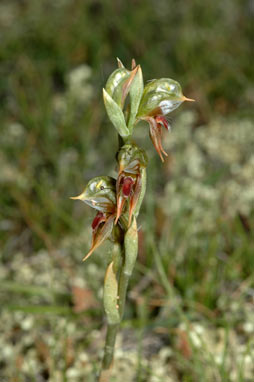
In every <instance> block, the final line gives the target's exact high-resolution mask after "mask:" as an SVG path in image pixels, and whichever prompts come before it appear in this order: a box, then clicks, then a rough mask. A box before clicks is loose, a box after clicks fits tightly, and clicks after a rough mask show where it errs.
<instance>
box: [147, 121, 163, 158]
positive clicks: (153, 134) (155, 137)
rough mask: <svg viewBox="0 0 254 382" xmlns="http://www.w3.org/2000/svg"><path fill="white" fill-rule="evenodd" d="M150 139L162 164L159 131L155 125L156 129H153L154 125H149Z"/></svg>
mask: <svg viewBox="0 0 254 382" xmlns="http://www.w3.org/2000/svg"><path fill="white" fill-rule="evenodd" d="M150 138H151V140H152V142H153V145H154V147H155V150H156V151H157V153H158V154H159V156H160V158H161V160H162V162H164V158H163V155H162V153H161V151H162V150H161V148H162V146H161V135H160V130H159V129H158V127H157V124H156V127H154V125H152V124H150Z"/></svg>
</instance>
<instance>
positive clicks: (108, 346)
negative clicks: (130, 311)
mask: <svg viewBox="0 0 254 382" xmlns="http://www.w3.org/2000/svg"><path fill="white" fill-rule="evenodd" d="M118 328H119V324H113V325H110V324H108V327H107V335H106V340H105V347H104V356H103V360H102V365H101V372H100V376H99V382H108V381H109V378H110V375H111V369H112V363H113V358H114V349H115V342H116V335H117V332H118Z"/></svg>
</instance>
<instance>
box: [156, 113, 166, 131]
mask: <svg viewBox="0 0 254 382" xmlns="http://www.w3.org/2000/svg"><path fill="white" fill-rule="evenodd" d="M155 120H156V122H157V123H160V124H161V125H162V126H164V127H165V129H167V130H169V123H168V121H167V119H166V118H165V117H162V116H157V117H155Z"/></svg>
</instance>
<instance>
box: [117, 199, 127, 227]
mask: <svg viewBox="0 0 254 382" xmlns="http://www.w3.org/2000/svg"><path fill="white" fill-rule="evenodd" d="M125 201H126V198H124V197H123V196H122V195H119V196H117V209H116V218H115V224H117V221H118V219H119V218H120V216H121V215H122V211H123V207H124V204H125Z"/></svg>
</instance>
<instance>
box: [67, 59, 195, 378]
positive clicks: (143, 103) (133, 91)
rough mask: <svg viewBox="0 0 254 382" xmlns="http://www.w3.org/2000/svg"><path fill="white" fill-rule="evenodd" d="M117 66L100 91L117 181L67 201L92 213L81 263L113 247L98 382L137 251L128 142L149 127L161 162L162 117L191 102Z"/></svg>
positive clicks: (132, 148) (94, 184)
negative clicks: (114, 137) (143, 125)
mask: <svg viewBox="0 0 254 382" xmlns="http://www.w3.org/2000/svg"><path fill="white" fill-rule="evenodd" d="M117 61H118V68H117V69H116V70H115V71H114V72H113V73H112V74H111V75H110V76H109V78H108V81H107V83H106V86H105V89H103V98H104V104H105V107H106V111H107V114H108V117H109V119H110V120H111V122H112V124H113V126H114V127H115V129H116V130H117V132H118V136H119V151H118V153H117V156H116V158H117V162H118V174H117V178H116V179H114V178H112V177H109V176H99V177H96V178H93V179H92V180H90V181H89V182H88V184H87V186H86V187H85V189H84V191H83V192H82V193H81V194H80V195H79V196H76V197H72V199H79V200H82V201H83V202H85V203H86V204H88V205H89V206H90V207H92V208H94V209H95V210H97V214H96V215H95V217H94V219H93V222H92V243H91V248H90V250H89V251H88V253H87V254H86V255H85V257H84V258H83V261H85V260H86V259H87V258H88V257H90V256H91V255H92V253H93V252H94V251H95V250H96V249H97V248H98V247H99V246H100V245H101V244H102V243H103V242H104V241H105V240H107V239H109V240H111V242H112V256H111V261H110V263H109V265H108V267H107V270H106V275H105V280H104V295H103V303H104V310H105V314H106V318H107V323H108V329H107V335H106V343H105V350H104V357H103V360H102V367H101V371H100V375H99V377H98V381H99V382H108V381H109V380H110V374H111V370H112V364H113V356H114V346H115V340H116V335H117V331H118V329H119V326H120V323H121V320H122V317H123V313H124V305H125V300H126V292H127V288H128V282H129V278H130V277H131V275H132V272H133V268H134V265H135V262H136V258H137V251H138V231H137V222H136V219H137V217H138V214H139V210H140V206H141V203H142V200H143V197H144V194H145V189H146V166H147V155H146V153H145V151H144V150H143V149H142V148H140V147H138V146H137V145H136V144H135V142H134V141H133V140H132V133H133V129H134V127H136V125H137V124H138V122H139V121H142V120H143V121H146V122H148V124H149V127H150V137H151V140H152V142H153V145H154V147H155V149H156V151H157V153H158V154H159V156H160V158H161V160H162V162H163V161H164V157H163V156H167V153H166V152H165V151H164V149H163V147H162V143H161V139H162V127H163V126H164V127H165V128H166V129H167V130H169V123H168V119H167V116H168V114H169V113H170V112H172V111H173V110H174V109H176V108H177V107H178V106H180V105H181V103H182V102H184V101H193V100H192V99H190V98H187V97H185V96H184V95H183V93H182V89H181V86H180V84H179V83H178V82H176V81H174V80H172V79H169V78H161V79H158V80H156V79H155V80H152V81H150V82H148V83H147V85H146V86H145V87H144V84H143V76H142V70H141V67H140V65H136V62H135V60H132V68H131V70H128V69H126V68H125V67H124V65H123V64H122V62H121V61H120V60H119V59H117ZM127 101H128V102H127Z"/></svg>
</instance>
